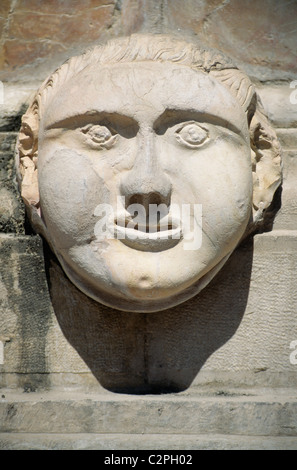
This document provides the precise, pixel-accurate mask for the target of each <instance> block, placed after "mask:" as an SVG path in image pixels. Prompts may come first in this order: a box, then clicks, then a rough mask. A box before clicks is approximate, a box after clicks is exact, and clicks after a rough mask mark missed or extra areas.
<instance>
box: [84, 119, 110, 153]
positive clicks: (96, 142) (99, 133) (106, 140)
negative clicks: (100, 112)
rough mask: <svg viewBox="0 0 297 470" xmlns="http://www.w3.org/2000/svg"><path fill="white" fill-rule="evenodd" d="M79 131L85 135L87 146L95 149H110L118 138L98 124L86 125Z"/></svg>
mask: <svg viewBox="0 0 297 470" xmlns="http://www.w3.org/2000/svg"><path fill="white" fill-rule="evenodd" d="M81 131H82V132H83V133H84V134H85V135H86V137H87V142H88V144H91V146H93V147H95V148H98V147H99V148H106V149H110V148H111V147H112V146H113V144H114V143H115V141H116V139H117V137H118V136H117V134H114V133H113V132H112V131H111V130H109V129H108V127H106V126H101V125H99V124H96V125H95V124H88V125H87V126H85V127H83V128H82V129H81Z"/></svg>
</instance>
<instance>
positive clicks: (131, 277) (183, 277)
mask: <svg viewBox="0 0 297 470" xmlns="http://www.w3.org/2000/svg"><path fill="white" fill-rule="evenodd" d="M23 165H24V163H23ZM254 179H255V178H254ZM38 186H39V193H40V210H41V217H42V220H43V223H44V231H43V234H44V235H45V236H46V238H47V239H48V240H49V242H50V245H51V246H52V248H53V250H54V251H55V253H56V255H57V257H58V259H59V261H60V262H61V264H62V267H63V269H64V271H65V272H66V274H67V275H68V277H69V278H70V279H71V280H72V282H73V283H74V284H75V285H76V286H77V287H78V288H79V289H81V290H82V291H83V292H85V293H86V294H87V295H89V296H90V297H92V298H94V299H95V300H97V301H99V302H101V303H103V304H106V305H109V306H111V307H113V308H117V309H121V310H127V311H139V312H152V311H158V310H162V309H166V308H169V307H171V306H174V305H177V304H179V303H181V302H183V301H185V300H187V299H188V298H190V297H192V296H193V295H195V294H196V293H198V292H199V291H200V290H201V289H202V288H203V287H204V286H205V285H207V284H208V283H209V282H210V280H211V279H212V278H213V276H214V275H215V274H216V273H217V272H218V271H219V269H220V268H221V267H222V265H223V264H224V263H225V261H226V260H227V259H228V257H229V256H230V254H231V253H232V252H233V250H234V249H235V248H236V246H237V245H238V243H239V241H240V240H241V238H242V236H243V235H244V233H245V231H246V228H247V225H248V223H249V221H250V219H251V217H252V200H253V173H252V158H251V148H250V134H249V128H248V122H247V116H246V113H245V111H244V109H243V108H242V106H241V105H240V103H239V101H238V100H237V99H236V98H235V97H234V95H233V94H231V91H230V90H228V89H227V88H226V87H225V86H223V84H222V83H220V82H219V81H218V80H216V79H215V78H214V77H213V76H211V75H210V74H207V73H205V72H203V71H197V70H193V69H191V68H190V67H188V66H185V65H182V64H174V63H170V62H149V61H141V62H135V63H115V64H107V65H100V67H99V66H98V64H90V65H88V66H87V67H85V68H83V69H82V70H81V71H80V72H79V73H77V74H75V75H74V76H73V77H72V78H71V80H70V81H68V82H66V83H65V85H64V86H61V87H60V88H59V89H58V91H57V92H56V93H55V94H54V96H53V98H52V99H51V100H50V102H49V103H48V105H47V106H46V109H45V110H44V113H43V116H42V119H41V121H40V124H39V141H38ZM135 205H137V206H135ZM157 206H158V207H159V209H160V211H159V214H158V217H156V218H153V217H150V216H151V215H152V214H155V213H154V211H153V209H155V208H156V207H157ZM139 207H140V208H143V209H144V212H141V211H139V210H137V212H135V211H134V209H135V208H137V209H139ZM136 221H137V224H136ZM103 228H104V230H103ZM102 233H103V235H104V234H105V236H102Z"/></svg>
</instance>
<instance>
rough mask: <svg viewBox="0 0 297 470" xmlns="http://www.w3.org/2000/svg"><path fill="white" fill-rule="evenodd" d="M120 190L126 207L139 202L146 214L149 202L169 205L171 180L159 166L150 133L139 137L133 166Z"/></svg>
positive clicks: (123, 180)
mask: <svg viewBox="0 0 297 470" xmlns="http://www.w3.org/2000/svg"><path fill="white" fill-rule="evenodd" d="M120 190H121V194H122V196H124V197H125V205H126V208H127V207H128V206H129V205H131V204H141V205H142V206H143V207H144V208H145V210H146V213H147V214H148V210H149V205H150V204H157V205H160V204H165V205H166V206H167V207H168V206H169V205H170V200H171V182H170V180H169V178H168V176H167V175H166V174H165V173H164V171H163V169H162V168H161V167H160V164H159V159H158V156H157V154H156V152H155V145H154V135H153V134H152V133H150V134H149V135H146V136H141V138H140V139H139V144H138V149H137V155H136V158H135V161H134V165H133V168H132V169H131V170H130V171H129V173H127V174H126V175H125V177H124V178H123V179H122V181H121V187H120Z"/></svg>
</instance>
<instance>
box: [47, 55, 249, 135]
mask: <svg viewBox="0 0 297 470" xmlns="http://www.w3.org/2000/svg"><path fill="white" fill-rule="evenodd" d="M167 109H170V110H177V111H179V110H180V111H184V110H187V111H193V112H196V113H201V114H203V115H205V114H207V115H209V116H214V117H217V118H219V119H220V120H221V121H224V122H226V123H230V124H231V125H232V127H235V128H236V129H238V131H239V132H242V131H243V132H244V131H246V116H245V114H244V112H243V109H242V107H241V106H240V104H239V102H238V100H236V99H235V97H234V96H233V95H232V94H231V93H230V91H229V90H228V89H227V88H226V87H224V86H223V85H222V84H221V83H219V82H218V81H217V80H216V79H215V78H213V77H212V76H210V75H209V74H207V73H205V72H202V71H200V70H193V69H191V68H190V67H188V66H184V65H182V64H174V63H170V62H167V63H166V62H165V63H164V62H162V63H158V62H155V63H154V62H148V61H144V62H135V63H118V64H112V65H104V66H100V65H98V64H90V65H89V66H88V67H86V68H84V69H83V70H82V71H80V72H79V73H77V74H76V75H73V76H72V77H71V80H68V81H67V82H65V83H64V84H63V85H62V86H61V87H59V89H57V91H56V94H55V95H54V96H53V97H52V99H51V100H50V102H49V104H48V107H47V109H45V112H44V119H43V125H44V127H50V126H52V125H55V124H57V123H59V122H61V121H63V120H65V119H67V118H71V117H75V116H79V115H87V114H90V115H92V114H96V113H102V112H104V111H105V112H108V113H120V114H123V115H126V116H129V117H133V118H136V119H139V120H141V119H144V118H146V119H147V120H149V119H151V120H152V122H153V121H154V120H156V119H157V118H158V117H159V115H160V114H162V113H163V112H164V111H165V110H167Z"/></svg>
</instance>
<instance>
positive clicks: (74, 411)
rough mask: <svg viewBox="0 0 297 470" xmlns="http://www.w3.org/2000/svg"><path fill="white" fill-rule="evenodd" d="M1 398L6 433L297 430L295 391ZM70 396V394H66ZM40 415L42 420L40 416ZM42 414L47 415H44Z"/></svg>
mask: <svg viewBox="0 0 297 470" xmlns="http://www.w3.org/2000/svg"><path fill="white" fill-rule="evenodd" d="M4 395H5V398H3V397H2V398H1V399H0V417H1V419H0V423H1V424H0V432H9V433H11V432H23V433H49V432H51V433H65V434H68V433H69V434H71V433H85V432H88V433H101V434H105V435H106V434H107V435H108V434H116V433H122V432H123V429H124V430H125V433H127V434H138V435H141V434H161V435H164V434H178V435H179V434H185V435H188V434H189V435H193V434H198V435H199V434H202V435H203V434H209V435H211V434H214V435H216V434H222V433H224V434H225V435H237V436H271V437H272V436H278V437H280V436H284V437H285V436H292V437H296V434H297V402H296V393H295V391H294V390H292V391H288V390H286V391H285V392H284V393H282V390H275V391H274V392H273V393H269V392H268V393H267V392H265V391H264V393H263V394H261V393H258V394H257V393H255V394H252V395H249V394H248V393H247V394H246V395H245V396H239V397H238V396H236V394H235V395H234V396H220V395H214V396H193V395H190V394H186V395H184V394H179V395H171V396H168V395H163V396H149V395H148V396H144V397H139V396H138V397H137V396H131V395H113V394H112V395H110V394H108V395H98V394H96V395H91V394H82V395H77V394H76V395H72V394H71V393H66V394H65V393H64V394H63V393H60V394H58V395H57V394H54V393H51V392H49V393H47V394H46V395H43V394H39V393H27V394H24V393H23V394H13V393H11V392H8V393H6V394H5V391H4ZM63 395H66V396H63ZM37 417H39V419H36V418H37ZM41 417H42V419H41Z"/></svg>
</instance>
